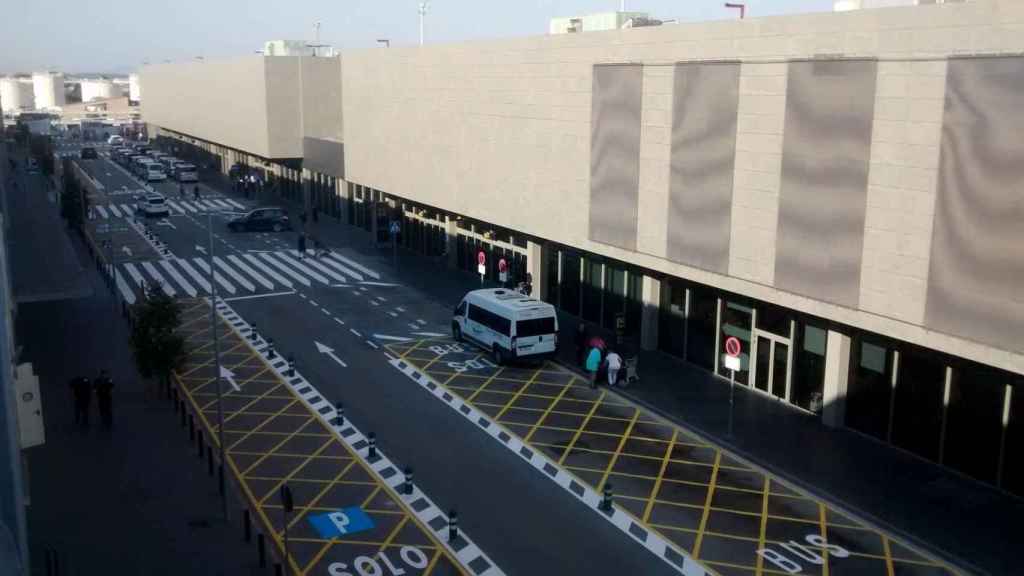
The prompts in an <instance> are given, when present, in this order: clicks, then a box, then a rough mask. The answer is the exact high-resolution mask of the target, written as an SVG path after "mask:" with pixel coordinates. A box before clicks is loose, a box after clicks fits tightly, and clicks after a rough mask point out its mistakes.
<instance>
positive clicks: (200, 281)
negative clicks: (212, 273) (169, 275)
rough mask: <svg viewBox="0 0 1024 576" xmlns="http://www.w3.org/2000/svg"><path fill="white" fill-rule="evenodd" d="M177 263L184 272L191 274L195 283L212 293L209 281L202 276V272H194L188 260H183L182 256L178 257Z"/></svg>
mask: <svg viewBox="0 0 1024 576" xmlns="http://www.w3.org/2000/svg"><path fill="white" fill-rule="evenodd" d="M178 265H180V266H181V268H182V270H184V271H185V273H186V274H188V275H189V276H191V277H192V279H193V280H195V281H196V284H199V287H200V288H202V289H203V290H206V292H207V294H212V293H213V288H212V287H211V286H210V283H209V282H208V281H207V280H206V278H205V277H203V275H202V274H200V273H199V272H196V269H195V268H193V267H192V265H191V264H189V263H188V260H185V259H184V258H178Z"/></svg>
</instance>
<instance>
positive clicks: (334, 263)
mask: <svg viewBox="0 0 1024 576" xmlns="http://www.w3.org/2000/svg"><path fill="white" fill-rule="evenodd" d="M330 256H331V255H328V257H327V258H324V259H323V262H324V264H326V265H328V266H331V267H333V268H336V269H338V270H340V271H341V272H342V273H343V274H346V275H348V276H350V277H352V278H353V279H355V280H356V281H357V282H362V281H363V275H362V274H360V273H359V272H355V271H353V270H352V269H351V268H348V267H346V266H342V265H341V264H339V263H338V262H337V261H335V260H331V258H330Z"/></svg>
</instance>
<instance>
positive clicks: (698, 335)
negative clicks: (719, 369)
mask: <svg viewBox="0 0 1024 576" xmlns="http://www.w3.org/2000/svg"><path fill="white" fill-rule="evenodd" d="M717 317H718V297H717V296H716V295H715V293H714V292H713V291H711V290H706V289H704V288H691V289H690V315H689V317H688V318H687V320H686V321H687V324H688V327H687V336H686V359H687V360H689V361H690V362H693V363H694V364H696V365H698V366H702V367H704V368H706V369H707V370H712V371H713V370H714V369H715V330H717V326H716V324H715V322H716V319H717Z"/></svg>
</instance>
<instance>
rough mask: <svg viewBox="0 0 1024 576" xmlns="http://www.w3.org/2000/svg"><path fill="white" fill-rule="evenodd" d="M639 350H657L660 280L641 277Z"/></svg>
mask: <svg viewBox="0 0 1024 576" xmlns="http://www.w3.org/2000/svg"><path fill="white" fill-rule="evenodd" d="M640 293H641V302H642V303H643V311H642V312H641V314H640V348H642V349H643V350H657V349H658V309H659V307H660V306H661V280H657V279H655V278H651V277H650V276H644V277H643V283H642V284H641V290H640Z"/></svg>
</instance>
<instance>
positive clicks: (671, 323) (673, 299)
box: [658, 280, 686, 358]
mask: <svg viewBox="0 0 1024 576" xmlns="http://www.w3.org/2000/svg"><path fill="white" fill-rule="evenodd" d="M661 294H662V300H661V310H660V313H659V317H658V348H660V349H661V350H662V351H663V352H668V353H669V354H672V355H673V356H678V357H680V358H683V357H684V356H685V353H686V351H685V349H684V347H685V346H686V342H685V334H686V324H685V323H686V287H685V286H684V285H683V284H681V283H679V282H673V281H671V280H664V281H662V283H661Z"/></svg>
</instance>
